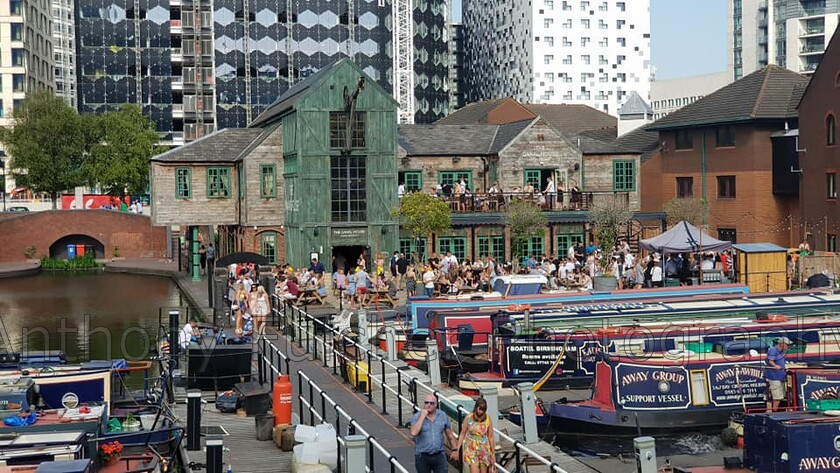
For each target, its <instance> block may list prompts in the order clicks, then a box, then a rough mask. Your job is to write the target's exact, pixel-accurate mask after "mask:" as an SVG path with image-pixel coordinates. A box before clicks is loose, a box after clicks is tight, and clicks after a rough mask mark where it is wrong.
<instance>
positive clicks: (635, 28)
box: [462, 0, 651, 115]
mask: <svg viewBox="0 0 840 473" xmlns="http://www.w3.org/2000/svg"><path fill="white" fill-rule="evenodd" d="M463 23H464V68H463V70H464V76H465V77H464V81H463V82H462V83H464V84H465V88H466V90H465V94H466V100H467V102H473V101H479V100H488V99H494V98H500V97H513V98H514V99H516V100H518V101H520V102H523V103H524V102H527V103H579V104H586V105H590V106H592V107H594V108H597V109H598V110H602V111H604V112H607V113H610V114H612V115H616V114H617V112H618V109H619V107H620V106H621V105H622V104H623V103H624V102H625V100H626V98H627V96H628V95H629V94H630V92H637V93H638V94H639V95H640V96H641V97H642V98H643V99H645V100H649V95H650V80H651V68H650V2H649V1H648V0H633V1H629V0H628V1H612V0H610V1H606V0H591V1H590V0H536V1H534V2H528V3H526V2H512V3H505V2H486V1H478V0H465V1H464V4H463Z"/></svg>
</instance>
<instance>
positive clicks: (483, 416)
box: [452, 397, 496, 473]
mask: <svg viewBox="0 0 840 473" xmlns="http://www.w3.org/2000/svg"><path fill="white" fill-rule="evenodd" d="M493 437H494V435H493V421H492V420H490V417H489V416H488V415H487V401H485V400H484V398H483V397H480V398H478V400H476V401H475V407H474V408H473V411H472V412H471V413H470V414H469V415H468V416H467V418H466V419H464V423H463V424H462V426H461V435H460V437H459V438H458V445H455V448H454V450H453V451H452V459H453V460H454V459H455V458H457V456H458V450H459V449H460V448H461V447H462V446H463V447H464V463H465V464H467V466H469V468H470V473H487V472H490V471H495V469H496V461H495V460H496V453H495V452H496V445H495V443H494V441H493Z"/></svg>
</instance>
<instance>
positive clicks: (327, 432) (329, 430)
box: [315, 424, 336, 443]
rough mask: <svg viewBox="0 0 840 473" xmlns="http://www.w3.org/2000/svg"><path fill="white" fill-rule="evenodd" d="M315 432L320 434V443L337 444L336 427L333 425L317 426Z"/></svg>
mask: <svg viewBox="0 0 840 473" xmlns="http://www.w3.org/2000/svg"><path fill="white" fill-rule="evenodd" d="M315 432H316V433H317V434H318V437H317V439H318V442H332V443H335V437H336V434H335V427H333V425H332V424H318V425H316V426H315Z"/></svg>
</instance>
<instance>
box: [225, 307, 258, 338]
mask: <svg viewBox="0 0 840 473" xmlns="http://www.w3.org/2000/svg"><path fill="white" fill-rule="evenodd" d="M242 318H243V320H244V323H243V324H242V330H237V331H236V337H235V338H232V339H231V340H230V341H229V342H228V343H229V344H231V345H243V344H245V343H251V341H252V340H253V338H252V337H253V336H254V319H253V317H251V314H249V313H247V312H246V313H245V314H243V315H242Z"/></svg>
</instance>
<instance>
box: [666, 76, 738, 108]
mask: <svg viewBox="0 0 840 473" xmlns="http://www.w3.org/2000/svg"><path fill="white" fill-rule="evenodd" d="M731 77H732V76H731V73H730V72H728V71H727V72H716V73H714V74H702V75H697V76H690V77H680V78H677V79H665V80H659V79H657V80H654V81H653V82H652V83H651V84H650V106H651V108H652V109H653V118H654V119H656V120H658V119H660V118H662V117H664V116H666V115H668V114H670V113H672V112H675V111H677V110H679V109H680V108H682V107H684V106H686V105H688V104H690V103H694V102H696V101H697V100H699V99H701V98H703V97H705V96H706V95H709V94H711V93H712V92H714V91H716V90H718V89H720V88H721V87H723V86H725V85H727V84H729V83H730V82H732V79H731Z"/></svg>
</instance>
